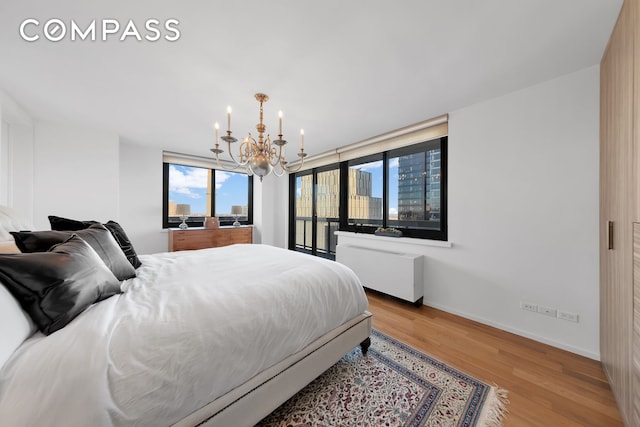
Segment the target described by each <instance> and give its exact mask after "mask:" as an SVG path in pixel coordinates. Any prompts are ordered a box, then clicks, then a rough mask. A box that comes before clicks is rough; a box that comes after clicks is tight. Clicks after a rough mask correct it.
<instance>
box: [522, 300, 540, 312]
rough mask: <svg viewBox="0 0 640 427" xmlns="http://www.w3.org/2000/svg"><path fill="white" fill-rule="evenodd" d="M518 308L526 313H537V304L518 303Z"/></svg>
mask: <svg viewBox="0 0 640 427" xmlns="http://www.w3.org/2000/svg"><path fill="white" fill-rule="evenodd" d="M520 308H521V309H523V310H527V311H535V312H537V311H538V304H532V303H530V302H523V301H520Z"/></svg>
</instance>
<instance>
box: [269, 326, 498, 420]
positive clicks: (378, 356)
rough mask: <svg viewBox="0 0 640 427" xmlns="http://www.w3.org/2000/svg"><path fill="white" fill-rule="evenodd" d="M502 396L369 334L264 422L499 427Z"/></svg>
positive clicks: (388, 339)
mask: <svg viewBox="0 0 640 427" xmlns="http://www.w3.org/2000/svg"><path fill="white" fill-rule="evenodd" d="M507 403H508V400H507V392H506V391H505V390H502V389H499V388H497V387H492V386H489V385H487V384H485V383H483V382H482V381H479V380H477V379H475V378H473V377H471V376H469V375H467V374H465V373H463V372H460V371H458V370H456V369H454V368H452V367H450V366H448V365H446V364H445V363H442V362H439V361H437V360H435V359H433V358H431V357H429V356H427V355H426V354H424V353H422V352H420V351H418V350H415V349H413V348H411V347H409V346H408V345H406V344H403V343H401V342H399V341H397V340H395V339H393V338H391V337H389V336H387V335H384V334H382V333H380V332H378V331H376V330H373V332H372V335H371V347H370V348H369V351H368V353H367V355H364V356H363V354H362V351H361V350H360V347H357V348H356V349H354V350H353V351H352V352H351V353H349V354H347V355H346V356H345V357H343V358H342V359H341V360H340V361H339V362H338V363H336V364H335V365H334V366H333V367H331V368H330V369H328V370H327V371H326V372H325V373H324V374H322V375H321V376H320V377H318V378H317V379H316V380H314V381H313V382H311V383H310V384H309V385H308V386H307V387H306V388H304V389H303V390H302V391H300V392H299V393H298V394H296V395H295V396H293V397H292V398H291V399H289V400H288V401H287V402H285V403H284V404H283V405H282V406H280V407H279V408H278V409H276V410H275V411H274V412H273V413H271V414H270V415H269V416H268V417H267V418H265V419H264V420H262V421H261V422H260V424H258V425H259V426H261V427H288V426H372V427H373V426H390V427H393V426H397V427H418V426H438V427H444V426H450V427H462V426H465V427H466V426H469V427H471V426H475V427H498V426H502V419H503V417H504V415H505V413H506V404H507Z"/></svg>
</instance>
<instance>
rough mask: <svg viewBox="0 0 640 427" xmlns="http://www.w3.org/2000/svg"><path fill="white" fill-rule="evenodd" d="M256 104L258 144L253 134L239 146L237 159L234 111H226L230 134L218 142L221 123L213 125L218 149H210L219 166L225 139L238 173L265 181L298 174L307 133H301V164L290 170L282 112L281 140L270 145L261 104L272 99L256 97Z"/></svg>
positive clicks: (262, 96)
mask: <svg viewBox="0 0 640 427" xmlns="http://www.w3.org/2000/svg"><path fill="white" fill-rule="evenodd" d="M255 97H256V100H257V101H258V102H259V103H260V123H258V124H257V125H256V130H257V131H258V140H257V141H256V140H255V139H254V138H253V136H251V133H249V135H248V136H247V137H246V138H245V139H244V140H243V141H242V142H241V143H240V149H239V152H238V155H237V156H234V155H233V151H232V150H231V144H233V143H235V142H237V141H238V140H237V139H236V138H234V137H233V136H231V107H227V134H226V135H224V136H222V137H220V138H218V130H219V129H220V126H219V125H218V123H216V124H215V125H214V127H215V129H216V146H215V148H211V151H212V152H213V153H214V154H215V155H216V162H217V163H218V165H219V164H220V158H219V155H220V154H221V153H223V152H224V150H221V149H220V144H219V142H218V141H219V139H222V140H223V141H225V142H226V143H227V150H228V151H229V156H231V160H233V162H234V163H235V164H236V165H237V166H236V167H235V168H234V169H232V170H235V169H237V168H239V167H243V166H244V167H246V169H247V173H248V174H249V175H257V176H259V177H260V181H262V178H263V177H265V176H267V175H269V174H270V173H271V172H272V171H273V173H274V174H275V175H277V176H282V175H284V173H285V172H286V173H292V172H297V171H299V170H300V168H301V167H302V164H303V163H304V158H305V157H306V156H307V153H305V152H304V129H300V139H301V140H300V152H298V153H297V154H298V157H300V163H299V164H298V166H297V167H296V168H289V167H287V160H286V158H285V157H286V154H285V145H286V144H287V141H285V140H284V139H283V138H282V111H280V112H279V113H278V139H276V140H274V141H271V138H270V136H269V134H267V137H266V138H265V137H264V132H265V130H266V129H267V127H266V126H265V125H264V124H263V122H262V104H263V103H265V102H267V101H268V100H269V97H268V96H267V95H265V94H264V93H256V95H255Z"/></svg>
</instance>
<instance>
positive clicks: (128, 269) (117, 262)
mask: <svg viewBox="0 0 640 427" xmlns="http://www.w3.org/2000/svg"><path fill="white" fill-rule="evenodd" d="M74 233H75V234H77V235H78V237H80V238H81V239H82V240H84V241H85V242H87V243H88V244H89V245H90V246H91V247H92V248H93V250H95V251H96V252H97V253H98V255H99V256H100V258H101V259H102V261H104V263H105V264H106V265H107V267H109V270H111V272H112V273H113V274H114V275H115V276H116V277H117V278H118V280H127V279H130V278H132V277H136V270H135V268H133V266H132V265H131V264H130V263H129V260H127V257H125V255H124V253H123V252H122V250H121V249H120V246H119V245H118V243H117V242H116V239H115V238H114V237H113V235H111V232H110V231H109V230H107V229H106V228H105V227H104V225H102V224H93V225H91V226H89V228H86V229H84V230H77V231H75V232H74V231H12V232H11V234H12V235H13V239H14V240H15V241H16V246H18V248H19V249H20V251H22V252H24V253H31V252H46V251H48V250H49V248H50V247H52V246H53V245H57V244H58V243H62V242H64V241H65V240H67V239H68V238H69V237H71V235H72V234H74Z"/></svg>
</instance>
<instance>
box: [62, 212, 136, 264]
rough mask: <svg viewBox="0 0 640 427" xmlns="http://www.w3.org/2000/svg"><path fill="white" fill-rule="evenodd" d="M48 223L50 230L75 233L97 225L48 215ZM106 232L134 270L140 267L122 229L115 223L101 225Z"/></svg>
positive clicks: (96, 222)
mask: <svg viewBox="0 0 640 427" xmlns="http://www.w3.org/2000/svg"><path fill="white" fill-rule="evenodd" d="M49 223H50V224H51V229H52V230H59V231H76V230H84V229H85V228H89V227H90V226H91V225H93V224H99V222H98V221H78V220H75V219H69V218H62V217H59V216H54V215H49ZM103 225H104V226H105V227H106V228H107V230H109V231H110V232H111V235H112V236H113V237H114V238H115V239H116V242H118V245H120V248H121V249H122V252H124V255H125V256H126V257H127V259H128V260H129V262H130V263H131V265H133V267H134V268H138V267H140V266H141V265H142V263H141V262H140V260H139V259H138V254H137V253H136V251H135V249H133V245H132V244H131V241H130V240H129V237H127V234H126V233H125V232H124V229H123V228H122V227H121V226H120V224H118V223H117V222H115V221H109V222H107V223H105V224H103Z"/></svg>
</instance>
